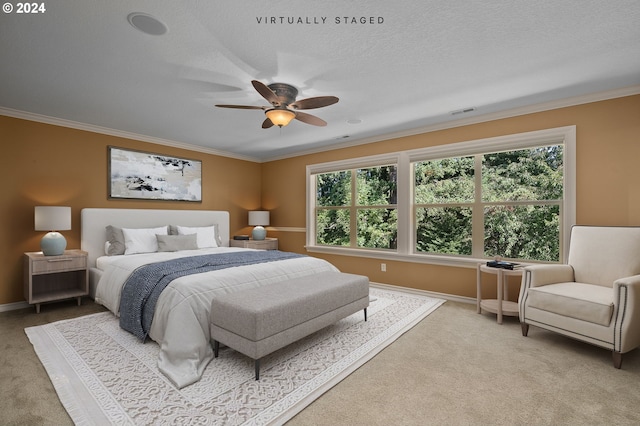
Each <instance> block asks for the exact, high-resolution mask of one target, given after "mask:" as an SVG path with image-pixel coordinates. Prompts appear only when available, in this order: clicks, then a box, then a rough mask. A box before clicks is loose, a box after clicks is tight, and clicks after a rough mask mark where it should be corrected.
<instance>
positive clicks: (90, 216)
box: [80, 208, 229, 268]
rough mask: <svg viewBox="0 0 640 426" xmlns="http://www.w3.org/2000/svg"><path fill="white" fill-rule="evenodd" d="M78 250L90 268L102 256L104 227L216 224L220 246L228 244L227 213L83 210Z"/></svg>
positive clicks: (214, 211) (206, 211)
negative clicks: (84, 254)
mask: <svg viewBox="0 0 640 426" xmlns="http://www.w3.org/2000/svg"><path fill="white" fill-rule="evenodd" d="M80 217H81V220H80V221H81V226H80V233H81V237H80V248H81V249H82V250H84V251H86V252H88V253H89V267H91V268H93V267H95V266H96V259H97V258H98V257H100V256H104V245H105V242H106V241H107V231H106V227H107V226H108V225H113V226H116V227H118V228H152V227H156V226H163V225H180V226H209V225H213V224H218V230H219V232H220V238H221V239H222V245H223V246H228V245H229V212H227V211H216V210H152V209H93V208H91V209H82V212H81V215H80Z"/></svg>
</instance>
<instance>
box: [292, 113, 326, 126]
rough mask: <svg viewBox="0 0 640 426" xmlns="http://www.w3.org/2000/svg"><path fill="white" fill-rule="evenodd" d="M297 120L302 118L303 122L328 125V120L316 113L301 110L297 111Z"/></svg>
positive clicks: (313, 124)
mask: <svg viewBox="0 0 640 426" xmlns="http://www.w3.org/2000/svg"><path fill="white" fill-rule="evenodd" d="M296 120H300V121H302V122H303V123H307V124H311V125H312V126H321V127H324V126H326V125H327V122H326V121H324V120H323V119H321V118H318V117H316V116H315V115H311V114H306V113H304V112H300V111H296Z"/></svg>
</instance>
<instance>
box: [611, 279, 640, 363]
mask: <svg viewBox="0 0 640 426" xmlns="http://www.w3.org/2000/svg"><path fill="white" fill-rule="evenodd" d="M613 291H614V293H613V295H614V299H613V300H614V303H615V304H616V311H617V313H616V314H615V318H614V320H615V322H616V324H615V330H616V331H615V340H614V350H615V351H617V352H621V353H625V352H628V351H630V350H631V349H634V348H636V347H638V346H640V275H634V276H631V277H625V278H620V279H618V280H616V281H614V283H613Z"/></svg>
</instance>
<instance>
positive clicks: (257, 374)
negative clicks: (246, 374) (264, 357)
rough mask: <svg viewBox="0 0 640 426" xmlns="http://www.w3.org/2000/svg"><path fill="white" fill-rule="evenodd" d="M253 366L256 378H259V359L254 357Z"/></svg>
mask: <svg viewBox="0 0 640 426" xmlns="http://www.w3.org/2000/svg"><path fill="white" fill-rule="evenodd" d="M255 368H256V380H260V360H259V359H256V362H255Z"/></svg>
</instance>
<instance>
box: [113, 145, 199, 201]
mask: <svg viewBox="0 0 640 426" xmlns="http://www.w3.org/2000/svg"><path fill="white" fill-rule="evenodd" d="M108 161H109V166H108V177H107V181H108V189H107V194H108V198H109V199H137V200H161V201H189V202H202V161H200V160H193V159H188V158H180V157H174V156H171V155H164V154H157V153H152V152H145V151H136V150H132V149H125V148H119V147H115V146H109V147H108Z"/></svg>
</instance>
